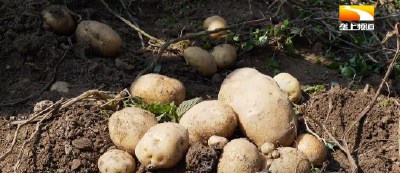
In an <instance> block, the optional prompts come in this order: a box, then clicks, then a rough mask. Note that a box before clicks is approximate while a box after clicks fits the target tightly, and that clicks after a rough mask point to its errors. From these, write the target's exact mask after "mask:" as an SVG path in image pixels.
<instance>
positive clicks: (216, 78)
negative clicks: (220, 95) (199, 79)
mask: <svg viewBox="0 0 400 173" xmlns="http://www.w3.org/2000/svg"><path fill="white" fill-rule="evenodd" d="M222 80H223V79H222V75H221V74H215V75H214V76H213V77H212V82H213V83H215V84H220V83H221V82H222Z"/></svg>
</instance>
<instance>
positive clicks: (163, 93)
mask: <svg viewBox="0 0 400 173" xmlns="http://www.w3.org/2000/svg"><path fill="white" fill-rule="evenodd" d="M130 92H131V95H132V96H136V97H140V98H142V99H143V100H144V101H145V102H146V103H147V104H152V103H154V102H156V103H158V104H170V103H171V102H174V104H175V105H180V104H181V103H182V102H183V101H184V100H185V97H186V88H185V86H184V85H183V84H182V82H180V81H179V80H177V79H174V78H170V77H168V76H164V75H160V74H156V73H151V74H146V75H143V76H141V77H139V78H138V79H137V80H135V81H134V82H133V83H132V85H131V88H130Z"/></svg>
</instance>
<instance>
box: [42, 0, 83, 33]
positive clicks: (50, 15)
mask: <svg viewBox="0 0 400 173" xmlns="http://www.w3.org/2000/svg"><path fill="white" fill-rule="evenodd" d="M41 14H42V16H43V19H44V22H45V24H46V25H48V26H49V27H50V28H51V29H52V30H53V31H54V32H55V33H56V34H59V35H65V36H68V35H72V34H73V33H74V32H75V29H76V25H77V24H76V20H75V18H74V17H73V15H72V14H71V13H70V11H69V10H68V9H67V8H66V7H64V6H61V5H50V6H48V7H46V8H45V9H43V10H42V13H41Z"/></svg>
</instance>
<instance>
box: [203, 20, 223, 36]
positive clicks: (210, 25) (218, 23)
mask: <svg viewBox="0 0 400 173" xmlns="http://www.w3.org/2000/svg"><path fill="white" fill-rule="evenodd" d="M226 26H227V22H226V20H225V19H224V18H222V17H221V16H218V15H215V16H211V17H208V18H207V19H206V20H204V22H203V28H204V29H205V30H207V31H212V30H215V29H218V28H225V27H226ZM226 33H227V31H226V30H224V31H220V32H217V33H213V34H210V37H211V38H212V39H213V40H216V39H218V38H219V37H220V36H222V35H226Z"/></svg>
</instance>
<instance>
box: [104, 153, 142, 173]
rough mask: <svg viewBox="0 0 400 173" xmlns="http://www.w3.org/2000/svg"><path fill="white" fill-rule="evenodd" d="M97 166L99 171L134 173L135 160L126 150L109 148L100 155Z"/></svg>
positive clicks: (106, 172)
mask: <svg viewBox="0 0 400 173" xmlns="http://www.w3.org/2000/svg"><path fill="white" fill-rule="evenodd" d="M97 167H98V168H99V171H100V172H101V173H134V172H135V169H136V161H135V158H133V157H132V156H131V155H130V154H129V153H128V152H126V151H122V150H119V149H111V150H108V151H106V152H105V153H104V154H103V155H101V156H100V158H99V160H98V161H97Z"/></svg>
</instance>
